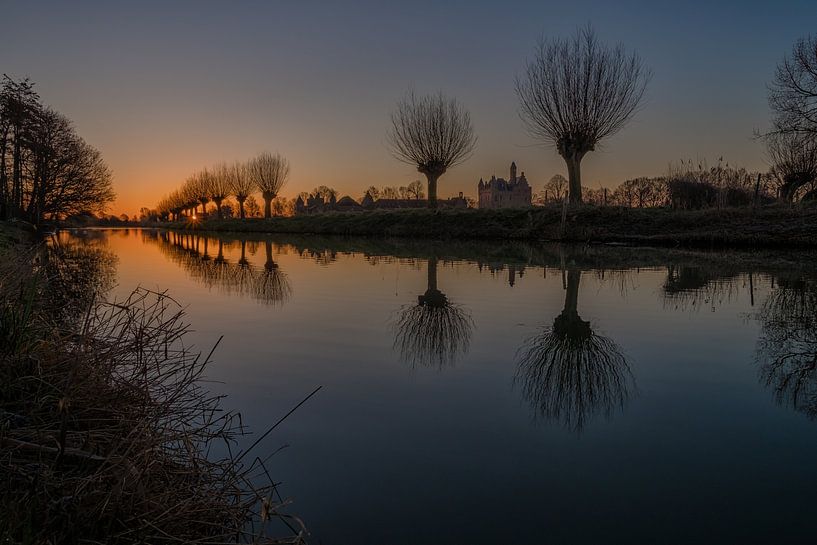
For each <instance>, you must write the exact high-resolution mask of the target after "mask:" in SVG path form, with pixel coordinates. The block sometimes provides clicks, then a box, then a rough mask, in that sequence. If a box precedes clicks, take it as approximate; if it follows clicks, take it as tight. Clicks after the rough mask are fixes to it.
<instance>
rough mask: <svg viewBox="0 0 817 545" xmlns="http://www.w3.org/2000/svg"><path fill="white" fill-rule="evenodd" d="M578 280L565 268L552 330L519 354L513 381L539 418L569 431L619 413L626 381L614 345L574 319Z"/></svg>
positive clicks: (626, 369) (624, 362) (628, 376)
mask: <svg viewBox="0 0 817 545" xmlns="http://www.w3.org/2000/svg"><path fill="white" fill-rule="evenodd" d="M580 279H581V271H579V270H578V269H576V268H569V269H568V271H567V283H566V286H565V305H564V309H563V310H562V313H561V314H559V316H557V317H556V319H555V320H554V321H553V327H551V328H549V329H546V330H545V331H544V332H543V333H541V334H540V335H536V336H533V337H531V338H529V339H528V340H527V341H526V342H525V344H524V345H523V346H522V347H521V348H520V349H519V351H518V352H517V356H516V359H517V374H516V379H515V381H516V382H518V383H521V385H522V394H523V396H524V397H525V398H526V399H527V400H528V402H529V403H530V404H531V405H532V406H533V407H534V409H535V410H536V412H537V413H538V414H539V415H541V416H542V417H544V418H546V419H549V420H557V421H560V422H562V423H563V425H564V426H565V427H567V428H569V429H572V430H575V431H581V430H582V428H584V426H585V425H586V424H587V422H589V421H590V419H591V418H593V417H594V416H596V415H598V414H603V415H604V416H605V417H607V418H609V417H611V416H612V414H613V412H614V411H615V410H616V409H621V408H623V407H624V404H625V403H626V401H627V399H628V396H629V392H628V381H630V380H631V379H632V375H631V373H630V369H629V366H628V365H627V360H626V359H625V358H624V355H623V354H622V353H621V350H620V349H619V347H618V346H617V345H616V343H615V342H613V341H612V340H611V339H609V338H607V337H604V336H602V335H598V334H596V333H595V332H594V331H593V329H592V327H591V325H590V322H588V321H585V320H582V319H581V317H580V316H579V313H578V310H577V306H578V295H579V281H580Z"/></svg>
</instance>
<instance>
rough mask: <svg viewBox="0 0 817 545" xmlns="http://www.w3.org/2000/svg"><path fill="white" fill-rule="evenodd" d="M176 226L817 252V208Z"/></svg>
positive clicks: (382, 214)
mask: <svg viewBox="0 0 817 545" xmlns="http://www.w3.org/2000/svg"><path fill="white" fill-rule="evenodd" d="M166 226H168V227H170V228H175V229H200V230H205V231H215V232H234V233H285V234H318V235H343V236H385V237H410V238H427V239H442V240H451V239H454V240H456V239H463V240H466V239H496V240H502V239H506V240H507V239H518V240H535V241H561V242H583V243H622V244H633V245H636V244H646V245H655V246H687V247H789V248H803V247H817V208H815V207H807V208H806V207H804V208H787V207H781V206H771V207H764V208H761V209H759V210H752V209H750V208H729V209H721V210H716V209H711V210H688V211H687V210H670V209H664V208H620V207H594V206H584V207H579V208H571V209H568V210H567V212H566V214H564V216H563V211H562V209H561V208H560V207H556V206H550V207H534V208H529V209H520V210H473V209H470V210H436V211H435V210H398V211H370V212H354V213H342V212H332V213H326V214H315V215H303V216H293V217H275V218H270V219H244V220H241V219H229V220H217V219H207V220H204V221H198V222H175V223H170V224H166Z"/></svg>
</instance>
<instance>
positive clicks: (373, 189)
mask: <svg viewBox="0 0 817 545" xmlns="http://www.w3.org/2000/svg"><path fill="white" fill-rule="evenodd" d="M366 193H368V194H369V195H371V196H372V199H374V200H377V199H379V198H380V190H379V189H377V188H376V187H375V186H373V185H370V186H369V189H367V190H366ZM366 193H364V195H365V194H366Z"/></svg>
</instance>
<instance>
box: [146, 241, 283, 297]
mask: <svg viewBox="0 0 817 545" xmlns="http://www.w3.org/2000/svg"><path fill="white" fill-rule="evenodd" d="M144 236H145V238H146V240H150V241H152V242H155V243H157V244H158V246H159V249H160V250H161V251H162V253H163V254H164V255H166V256H167V257H168V259H170V260H171V261H173V262H175V263H177V264H178V265H180V266H181V267H182V268H183V269H184V270H185V271H186V272H187V273H188V274H189V275H190V277H191V278H193V279H194V280H196V281H198V282H201V283H202V284H204V285H205V286H207V287H208V288H212V287H215V288H217V289H218V290H220V291H221V292H223V293H227V294H233V293H235V294H238V295H243V296H249V297H251V298H252V299H255V300H256V301H259V302H261V303H264V304H267V305H282V304H284V303H285V302H286V301H287V300H288V299H289V298H290V297H291V296H292V286H291V284H290V282H289V278H288V277H287V275H286V273H285V272H284V271H282V270H281V268H280V267H279V266H278V264H277V263H276V262H275V259H274V254H273V248H272V242H271V241H270V240H266V241H263V242H256V241H251V242H249V244H250V245H251V246H250V251H251V252H252V253H255V252H256V251H257V246H258V245H259V244H263V245H264V253H265V257H266V259H265V261H264V265H263V267H256V266H253V265H252V264H250V262H249V260H248V259H247V246H248V241H246V240H241V241H237V243H238V245H239V246H240V252H241V253H240V257H239V258H238V259H237V260H236V261H235V262H232V261H230V260H229V259H227V258H226V257H225V255H224V251H225V248H226V247H227V246H232V245H233V243H234V242H236V241H233V242H230V241H226V240H224V239H223V238H220V237H219V238H217V239H214V240H212V241H211V240H210V237H207V236H200V235H195V234H187V233H176V232H166V231H145V235H144ZM213 245H215V256H212V255H210V254H211V252H212V251H213V248H212V246H213Z"/></svg>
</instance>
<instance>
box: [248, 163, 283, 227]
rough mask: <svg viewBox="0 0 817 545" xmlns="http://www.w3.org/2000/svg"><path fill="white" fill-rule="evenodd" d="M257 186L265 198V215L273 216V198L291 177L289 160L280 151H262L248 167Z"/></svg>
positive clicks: (267, 216) (266, 216)
mask: <svg viewBox="0 0 817 545" xmlns="http://www.w3.org/2000/svg"><path fill="white" fill-rule="evenodd" d="M247 169H248V171H249V175H250V179H251V180H252V182H253V184H255V187H256V188H258V191H260V192H261V196H262V197H263V198H264V217H265V218H269V217H270V216H272V199H274V198H275V197H277V196H278V193H279V192H280V191H281V188H283V187H284V185H285V184H286V183H287V179H288V178H289V161H287V160H286V159H285V158H284V157H283V156H281V154H279V153H274V154H273V153H266V152H265V153H262V154H260V155H258V156H257V157H255V158H254V159H252V160H251V161H250V163H249V165H248V167H247Z"/></svg>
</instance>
